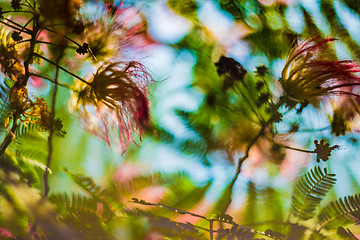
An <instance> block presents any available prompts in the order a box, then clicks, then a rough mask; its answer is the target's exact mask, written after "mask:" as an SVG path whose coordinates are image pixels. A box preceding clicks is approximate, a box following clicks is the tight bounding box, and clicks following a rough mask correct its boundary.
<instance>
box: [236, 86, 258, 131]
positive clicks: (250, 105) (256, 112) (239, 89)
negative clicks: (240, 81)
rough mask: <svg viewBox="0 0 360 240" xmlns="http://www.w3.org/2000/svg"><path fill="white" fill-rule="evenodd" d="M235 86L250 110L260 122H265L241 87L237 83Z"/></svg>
mask: <svg viewBox="0 0 360 240" xmlns="http://www.w3.org/2000/svg"><path fill="white" fill-rule="evenodd" d="M236 88H237V90H238V92H239V93H240V94H241V96H242V97H243V99H244V100H245V101H246V103H247V104H248V106H249V107H250V108H251V111H252V112H253V113H255V115H256V116H257V118H258V119H259V120H260V122H261V124H264V122H265V121H264V118H263V117H262V116H261V114H260V113H259V112H258V111H256V109H255V108H254V106H253V104H252V102H251V100H250V99H249V98H248V97H247V96H246V95H245V93H244V92H243V91H242V90H241V88H240V87H239V86H238V85H236Z"/></svg>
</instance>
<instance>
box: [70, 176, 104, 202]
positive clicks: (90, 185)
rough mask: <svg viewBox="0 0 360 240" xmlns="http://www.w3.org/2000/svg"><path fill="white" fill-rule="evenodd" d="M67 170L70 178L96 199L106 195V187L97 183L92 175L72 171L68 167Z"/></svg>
mask: <svg viewBox="0 0 360 240" xmlns="http://www.w3.org/2000/svg"><path fill="white" fill-rule="evenodd" d="M65 172H66V173H67V174H68V175H69V176H70V178H71V179H72V180H73V181H74V182H75V183H76V184H77V185H79V186H80V187H81V188H82V189H83V190H84V191H85V192H86V193H88V194H89V195H90V196H92V197H93V198H95V199H100V198H101V196H103V195H104V193H105V189H104V188H103V187H101V186H99V185H97V184H96V183H95V181H94V180H93V179H92V178H91V177H86V176H83V175H81V174H76V173H71V172H69V171H68V170H67V169H65Z"/></svg>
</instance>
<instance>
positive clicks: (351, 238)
mask: <svg viewBox="0 0 360 240" xmlns="http://www.w3.org/2000/svg"><path fill="white" fill-rule="evenodd" d="M336 233H337V235H338V236H339V237H340V238H341V239H347V240H357V239H358V238H357V237H355V235H354V234H353V233H352V232H351V231H350V230H349V229H348V228H343V227H339V228H338V229H337V231H336Z"/></svg>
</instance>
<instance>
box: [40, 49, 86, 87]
mask: <svg viewBox="0 0 360 240" xmlns="http://www.w3.org/2000/svg"><path fill="white" fill-rule="evenodd" d="M35 56H37V57H39V58H41V59H43V60H45V61H47V62H49V63H51V64H53V65H54V66H56V67H58V68H60V69H61V70H63V71H64V72H66V73H67V74H70V75H71V76H73V77H75V78H77V79H79V80H80V81H82V82H83V83H85V84H87V85H90V83H89V82H87V81H86V80H84V79H83V78H81V77H79V76H78V75H76V74H75V73H72V72H70V71H69V70H67V69H66V68H63V67H61V66H60V65H59V64H57V63H55V62H53V61H51V60H50V59H47V58H46V57H43V56H41V55H40V54H37V53H35Z"/></svg>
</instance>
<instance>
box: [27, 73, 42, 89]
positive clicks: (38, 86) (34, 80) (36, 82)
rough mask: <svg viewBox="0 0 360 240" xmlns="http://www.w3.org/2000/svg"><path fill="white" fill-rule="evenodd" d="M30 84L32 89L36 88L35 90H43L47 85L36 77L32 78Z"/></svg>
mask: <svg viewBox="0 0 360 240" xmlns="http://www.w3.org/2000/svg"><path fill="white" fill-rule="evenodd" d="M29 84H30V86H31V87H33V88H35V89H38V90H39V89H42V88H44V87H46V83H45V82H44V80H43V79H42V78H40V77H34V76H32V77H31V78H30V79H29Z"/></svg>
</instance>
